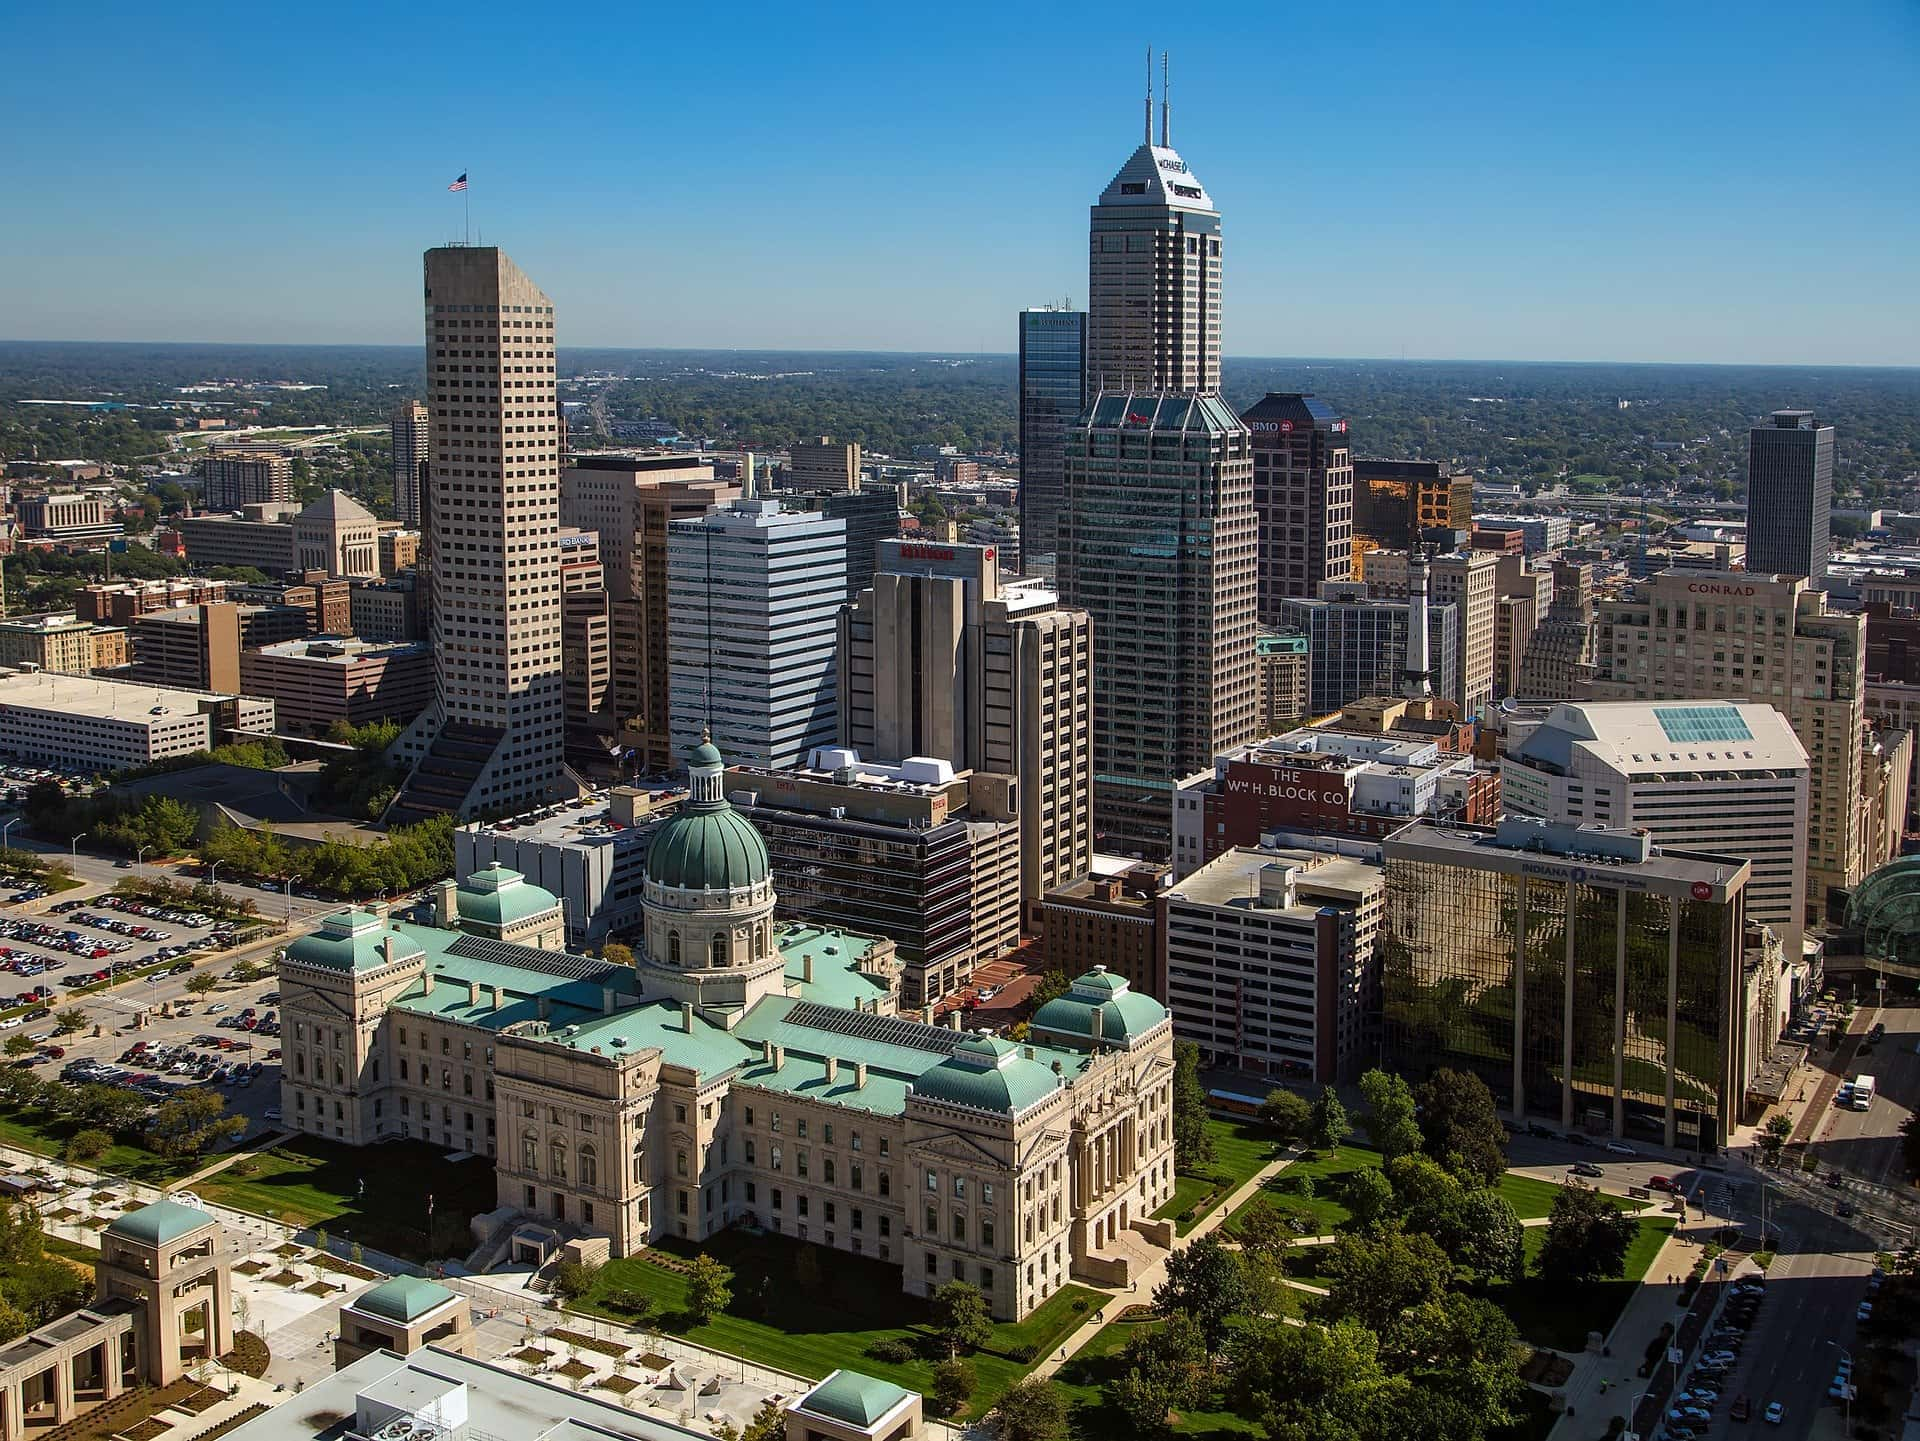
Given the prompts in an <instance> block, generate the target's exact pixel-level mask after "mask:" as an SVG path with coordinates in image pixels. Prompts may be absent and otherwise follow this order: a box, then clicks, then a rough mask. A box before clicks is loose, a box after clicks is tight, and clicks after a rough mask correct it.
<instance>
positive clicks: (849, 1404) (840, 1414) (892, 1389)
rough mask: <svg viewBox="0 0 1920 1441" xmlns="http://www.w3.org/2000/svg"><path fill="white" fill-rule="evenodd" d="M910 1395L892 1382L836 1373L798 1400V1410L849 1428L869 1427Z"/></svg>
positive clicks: (847, 1372) (848, 1372) (843, 1372)
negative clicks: (840, 1423) (826, 1418)
mask: <svg viewBox="0 0 1920 1441" xmlns="http://www.w3.org/2000/svg"><path fill="white" fill-rule="evenodd" d="M910 1394H911V1393H909V1392H907V1391H903V1390H902V1389H901V1388H900V1387H898V1386H896V1385H894V1384H893V1383H892V1382H891V1381H882V1380H880V1379H879V1378H877V1377H874V1376H862V1375H861V1374H860V1373H859V1372H858V1371H835V1372H834V1373H833V1374H832V1375H831V1376H829V1377H827V1379H826V1380H824V1381H822V1382H821V1383H820V1384H819V1385H818V1386H815V1387H814V1388H813V1389H812V1390H811V1391H809V1392H808V1393H807V1394H806V1395H805V1396H803V1397H802V1398H801V1399H800V1408H801V1409H802V1410H805V1411H811V1412H813V1413H814V1414H815V1415H817V1416H831V1417H832V1418H833V1419H834V1420H836V1421H844V1422H846V1423H847V1424H848V1425H849V1426H871V1425H873V1424H874V1423H875V1422H876V1421H878V1420H880V1418H881V1417H883V1416H885V1415H886V1414H887V1413H888V1412H889V1411H891V1410H893V1408H894V1407H896V1406H898V1405H899V1404H900V1403H901V1402H902V1401H905V1400H906V1399H907V1398H908V1396H909V1395H910Z"/></svg>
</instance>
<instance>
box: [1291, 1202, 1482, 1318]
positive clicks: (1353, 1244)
mask: <svg viewBox="0 0 1920 1441" xmlns="http://www.w3.org/2000/svg"><path fill="white" fill-rule="evenodd" d="M1321 1270H1322V1271H1323V1272H1324V1274H1325V1275H1326V1277H1327V1294H1326V1295H1325V1296H1323V1297H1322V1298H1320V1300H1319V1301H1317V1302H1316V1303H1315V1310H1316V1312H1317V1314H1318V1315H1319V1316H1320V1318H1321V1319H1322V1320H1326V1321H1342V1320H1348V1321H1358V1322H1359V1323H1360V1324H1361V1325H1363V1326H1365V1327H1367V1328H1368V1329H1369V1330H1371V1331H1375V1332H1382V1331H1385V1330H1387V1329H1388V1328H1389V1327H1390V1326H1391V1325H1392V1324H1393V1322H1394V1320H1395V1319H1396V1318H1397V1317H1399V1316H1400V1315H1401V1314H1402V1313H1403V1312H1405V1311H1408V1310H1410V1309H1412V1308H1413V1307H1415V1306H1419V1305H1423V1304H1425V1303H1426V1302H1428V1301H1437V1300H1438V1299H1439V1298H1440V1297H1441V1296H1442V1295H1444V1294H1445V1293H1446V1290H1447V1286H1448V1285H1449V1283H1451V1281H1452V1280H1453V1262H1452V1261H1451V1260H1449V1259H1448V1257H1447V1254H1446V1252H1444V1251H1442V1250H1441V1249H1440V1247H1439V1245H1438V1244H1437V1243H1436V1242H1435V1241H1434V1239H1433V1237H1431V1236H1428V1235H1425V1234H1422V1233H1414V1234H1411V1235H1409V1234H1408V1233H1407V1232H1405V1231H1402V1230H1400V1229H1398V1228H1397V1227H1388V1228H1387V1229H1385V1230H1382V1231H1380V1232H1377V1233H1376V1234H1373V1235H1370V1236H1359V1235H1355V1234H1353V1233H1348V1234H1346V1235H1343V1236H1341V1237H1340V1239H1339V1240H1337V1241H1335V1242H1334V1243H1333V1244H1332V1245H1331V1246H1329V1247H1328V1248H1327V1254H1326V1259H1325V1260H1324V1261H1322V1262H1321Z"/></svg>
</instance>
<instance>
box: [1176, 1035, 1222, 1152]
mask: <svg viewBox="0 0 1920 1441" xmlns="http://www.w3.org/2000/svg"><path fill="white" fill-rule="evenodd" d="M1173 1159H1174V1164H1175V1165H1177V1166H1178V1167H1179V1168H1180V1169H1181V1170H1183V1171H1187V1172H1192V1171H1195V1170H1197V1169H1198V1168H1199V1167H1201V1166H1211V1165H1212V1164H1213V1132H1212V1131H1210V1130H1208V1129H1207V1088H1206V1087H1205V1086H1203V1085H1201V1084H1200V1048H1199V1047H1198V1046H1196V1045H1195V1044H1194V1043H1193V1042H1192V1041H1175V1042H1174V1043H1173Z"/></svg>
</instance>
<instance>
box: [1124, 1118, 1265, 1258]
mask: <svg viewBox="0 0 1920 1441" xmlns="http://www.w3.org/2000/svg"><path fill="white" fill-rule="evenodd" d="M1207 1130H1208V1132H1209V1133H1210V1134H1211V1135H1212V1136H1213V1164H1212V1165H1210V1166H1207V1167H1205V1168H1204V1169H1203V1170H1200V1171H1195V1172H1187V1171H1181V1172H1179V1173H1178V1174H1177V1175H1175V1176H1174V1178H1173V1198H1172V1199H1171V1200H1169V1201H1168V1202H1167V1203H1166V1205H1164V1206H1162V1207H1161V1208H1160V1209H1159V1210H1157V1211H1155V1212H1154V1213H1153V1214H1154V1216H1155V1217H1156V1218H1157V1219H1160V1220H1171V1221H1172V1222H1173V1229H1174V1232H1175V1233H1176V1234H1177V1235H1181V1236H1184V1235H1186V1234H1187V1233H1188V1232H1189V1231H1191V1230H1192V1229H1193V1228H1194V1227H1195V1226H1197V1225H1198V1224H1199V1223H1200V1222H1201V1221H1203V1220H1205V1219H1206V1218H1207V1217H1208V1216H1209V1215H1211V1214H1212V1213H1213V1211H1214V1210H1215V1209H1216V1208H1217V1207H1218V1206H1219V1205H1220V1204H1221V1203H1222V1202H1223V1201H1225V1200H1226V1198H1227V1197H1228V1196H1230V1195H1232V1194H1233V1193H1234V1192H1235V1191H1236V1190H1238V1189H1239V1188H1240V1187H1241V1186H1243V1185H1245V1184H1246V1183H1247V1182H1248V1181H1250V1180H1252V1179H1253V1176H1254V1174H1255V1173H1256V1172H1257V1171H1259V1169H1260V1168H1261V1167H1262V1166H1264V1165H1266V1164H1267V1163H1268V1162H1269V1161H1272V1160H1273V1159H1275V1157H1276V1156H1278V1154H1279V1150H1278V1143H1277V1142H1276V1141H1275V1140H1274V1137H1273V1134H1272V1133H1271V1132H1270V1131H1268V1130H1267V1128H1266V1127H1265V1126H1262V1125H1260V1124H1258V1123H1257V1122H1253V1121H1228V1120H1223V1119H1222V1118H1220V1117H1218V1116H1209V1117H1208V1118H1207ZM1189 1211H1191V1212H1192V1214H1191V1215H1187V1214H1186V1213H1187V1212H1189ZM1182 1217H1184V1218H1185V1219H1182Z"/></svg>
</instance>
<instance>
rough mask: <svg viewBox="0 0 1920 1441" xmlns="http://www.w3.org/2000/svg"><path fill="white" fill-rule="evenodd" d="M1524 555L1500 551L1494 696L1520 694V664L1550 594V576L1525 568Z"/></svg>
mask: <svg viewBox="0 0 1920 1441" xmlns="http://www.w3.org/2000/svg"><path fill="white" fill-rule="evenodd" d="M1526 567H1527V561H1526V557H1525V556H1524V555H1502V556H1501V557H1500V558H1499V569H1498V570H1497V571H1496V572H1495V573H1496V575H1497V576H1498V578H1499V586H1500V602H1499V609H1498V610H1497V611H1495V613H1494V625H1493V694H1494V698H1495V699H1496V700H1504V699H1506V698H1507V697H1508V696H1513V695H1519V694H1520V689H1519V686H1520V667H1521V665H1522V664H1523V663H1524V662H1525V660H1526V656H1527V648H1528V647H1529V646H1531V645H1532V644H1533V633H1534V631H1535V630H1537V629H1538V628H1539V625H1540V618H1541V616H1542V615H1543V614H1544V613H1545V612H1546V609H1547V605H1548V603H1549V598H1550V597H1551V596H1552V594H1553V577H1552V576H1551V575H1549V574H1548V573H1547V572H1545V571H1538V570H1528V569H1527V568H1526Z"/></svg>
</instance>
